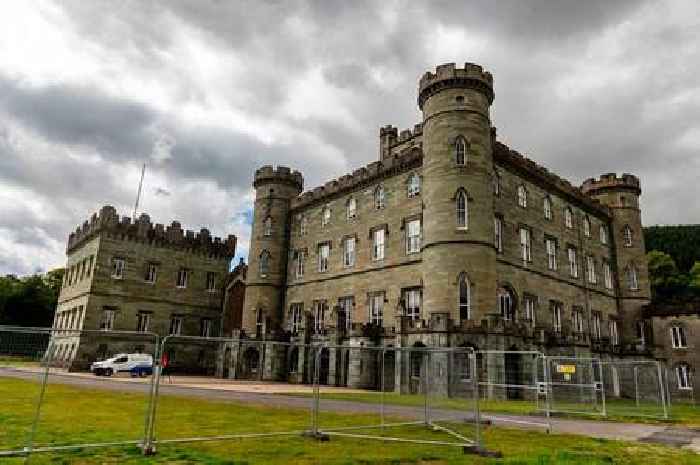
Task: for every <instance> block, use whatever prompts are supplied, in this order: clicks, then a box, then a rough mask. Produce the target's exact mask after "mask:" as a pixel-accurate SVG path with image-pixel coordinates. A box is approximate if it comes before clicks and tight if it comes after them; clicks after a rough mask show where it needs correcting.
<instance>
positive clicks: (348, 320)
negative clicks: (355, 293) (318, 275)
mask: <svg viewBox="0 0 700 465" xmlns="http://www.w3.org/2000/svg"><path fill="white" fill-rule="evenodd" d="M338 307H339V309H340V312H339V313H338V328H345V329H346V330H348V331H349V330H350V329H352V313H353V312H352V309H353V307H355V298H354V297H352V296H350V297H341V298H339V299H338Z"/></svg>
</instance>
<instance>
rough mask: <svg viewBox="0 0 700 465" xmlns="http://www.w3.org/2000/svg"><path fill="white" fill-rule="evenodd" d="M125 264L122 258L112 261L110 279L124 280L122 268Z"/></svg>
mask: <svg viewBox="0 0 700 465" xmlns="http://www.w3.org/2000/svg"><path fill="white" fill-rule="evenodd" d="M125 265H126V262H125V260H124V259H123V258H116V257H115V258H113V259H112V278H114V279H124V267H125Z"/></svg>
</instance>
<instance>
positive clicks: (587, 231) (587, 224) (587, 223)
mask: <svg viewBox="0 0 700 465" xmlns="http://www.w3.org/2000/svg"><path fill="white" fill-rule="evenodd" d="M583 235H584V236H586V237H591V220H590V219H589V218H588V216H585V217H584V218H583Z"/></svg>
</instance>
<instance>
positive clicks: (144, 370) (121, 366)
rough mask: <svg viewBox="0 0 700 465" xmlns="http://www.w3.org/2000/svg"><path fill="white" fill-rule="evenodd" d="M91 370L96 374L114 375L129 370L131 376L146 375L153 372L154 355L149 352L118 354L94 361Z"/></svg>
mask: <svg viewBox="0 0 700 465" xmlns="http://www.w3.org/2000/svg"><path fill="white" fill-rule="evenodd" d="M90 371H91V372H93V373H94V374H95V375H96V376H112V375H114V374H116V373H119V372H120V371H122V372H129V373H131V376H146V375H150V374H153V357H152V356H151V355H149V354H117V355H115V356H114V357H112V358H108V359H107V360H104V361H102V362H95V363H93V364H92V365H90Z"/></svg>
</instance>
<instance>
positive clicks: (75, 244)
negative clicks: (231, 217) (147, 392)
mask: <svg viewBox="0 0 700 465" xmlns="http://www.w3.org/2000/svg"><path fill="white" fill-rule="evenodd" d="M235 250H236V238H235V237H234V236H229V237H228V238H227V239H226V240H225V241H222V240H221V239H220V238H218V237H216V238H214V237H211V235H210V233H209V231H208V230H206V229H202V230H201V231H200V232H199V233H196V234H195V233H194V232H193V231H183V230H182V228H181V226H180V223H178V222H177V221H173V222H172V224H171V225H170V226H167V227H165V226H163V225H162V224H155V225H154V224H152V223H151V222H150V219H149V217H148V215H146V214H142V215H141V216H140V217H139V218H138V219H137V220H135V221H134V222H132V220H131V218H129V217H126V216H125V217H122V218H121V219H120V218H119V216H118V215H117V212H116V210H115V209H114V207H111V206H105V207H102V208H101V209H100V212H99V215H98V214H93V215H92V218H91V219H90V220H89V221H85V222H84V223H83V225H82V226H79V227H78V228H77V229H76V231H75V232H73V233H71V235H70V238H69V239H68V246H67V248H66V254H67V263H66V272H65V276H64V282H63V285H62V287H61V292H60V295H59V297H58V306H57V309H56V314H55V319H54V325H53V326H54V328H59V329H64V330H65V331H56V332H55V333H54V360H55V361H57V362H58V363H59V364H62V365H65V366H68V367H70V368H71V369H86V368H88V367H89V365H90V363H91V362H94V361H95V360H98V359H100V360H101V359H104V358H106V357H108V356H111V355H114V354H117V353H122V352H144V351H145V352H148V353H153V345H152V344H153V338H152V337H151V336H149V335H148V334H147V333H156V334H158V335H160V336H164V335H167V334H175V335H189V336H219V335H220V330H221V302H222V297H223V293H222V288H223V280H224V277H225V276H226V274H227V272H228V266H229V262H230V260H231V257H233V255H234V254H235ZM70 330H78V331H81V330H93V332H83V333H80V332H78V331H70ZM94 330H100V331H94ZM123 332H130V333H132V334H125V333H123ZM141 333H143V334H141ZM168 353H169V356H170V361H171V365H174V366H180V367H181V369H183V371H192V370H196V371H198V372H210V373H213V371H214V364H215V354H216V351H215V350H214V349H213V348H212V347H208V346H206V345H205V344H197V343H191V344H188V347H186V348H185V344H182V343H177V341H174V343H173V344H172V345H171V346H170V350H168Z"/></svg>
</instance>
